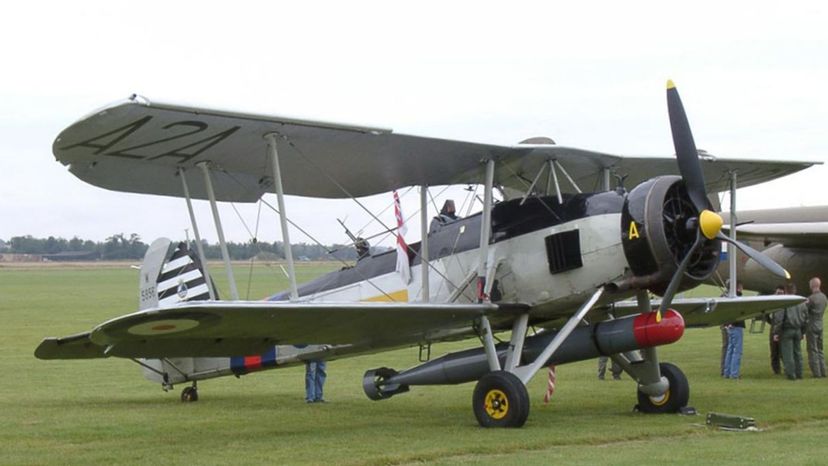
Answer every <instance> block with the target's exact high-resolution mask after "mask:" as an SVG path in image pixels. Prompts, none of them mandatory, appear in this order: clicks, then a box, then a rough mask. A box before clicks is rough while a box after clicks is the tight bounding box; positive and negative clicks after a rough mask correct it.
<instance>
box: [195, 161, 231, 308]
mask: <svg viewBox="0 0 828 466" xmlns="http://www.w3.org/2000/svg"><path fill="white" fill-rule="evenodd" d="M197 165H198V166H199V167H201V171H202V172H203V173H204V186H205V187H206V188H207V197H209V198H210V208H211V209H212V210H213V221H214V222H215V223H216V234H218V238H219V246H221V257H222V258H223V259H224V268H225V269H227V282H228V284H229V285H230V296H232V297H233V299H234V300H236V301H238V300H239V291H238V290H237V289H236V278H235V277H234V276H233V267H232V266H231V265H230V253H229V252H227V241H225V240H224V229H223V228H222V227H221V217H219V212H218V206H217V205H216V193H215V191H213V181H212V180H211V179H210V167H209V166H208V165H207V162H199V163H198V164H197Z"/></svg>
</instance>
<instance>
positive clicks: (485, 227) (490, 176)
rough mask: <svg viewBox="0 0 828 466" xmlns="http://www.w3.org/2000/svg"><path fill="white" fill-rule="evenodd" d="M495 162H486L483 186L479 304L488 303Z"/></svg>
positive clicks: (478, 286) (490, 160) (478, 281)
mask: <svg viewBox="0 0 828 466" xmlns="http://www.w3.org/2000/svg"><path fill="white" fill-rule="evenodd" d="M494 171H495V161H494V160H493V159H488V160H486V184H485V185H484V186H483V188H484V191H483V217H482V219H481V224H480V263H479V264H478V266H477V298H478V301H479V302H481V303H482V302H488V301H489V297H488V296H486V293H485V292H484V290H485V288H486V278H487V277H486V271H487V269H488V267H487V264H486V262H487V260H488V258H489V236H490V234H491V229H492V191H493V189H494Z"/></svg>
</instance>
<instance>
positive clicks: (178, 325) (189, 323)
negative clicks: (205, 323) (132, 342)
mask: <svg viewBox="0 0 828 466" xmlns="http://www.w3.org/2000/svg"><path fill="white" fill-rule="evenodd" d="M198 325H199V322H198V321H197V320H193V319H164V320H153V321H152V322H144V323H141V324H138V325H133V326H132V327H130V328H129V330H127V331H128V332H129V333H131V334H133V335H163V334H166V333H176V332H183V331H185V330H190V329H193V328H196V327H198Z"/></svg>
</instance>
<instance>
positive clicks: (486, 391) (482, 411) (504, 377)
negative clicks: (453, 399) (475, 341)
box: [472, 371, 529, 427]
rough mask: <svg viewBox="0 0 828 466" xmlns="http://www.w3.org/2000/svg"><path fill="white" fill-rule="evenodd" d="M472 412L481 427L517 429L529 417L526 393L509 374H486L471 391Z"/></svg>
mask: <svg viewBox="0 0 828 466" xmlns="http://www.w3.org/2000/svg"><path fill="white" fill-rule="evenodd" d="M472 409H473V410H474V416H475V417H476V418H477V422H478V423H479V424H480V425H481V426H482V427H521V426H523V424H524V423H525V422H526V418H528V417H529V393H528V392H527V391H526V386H525V385H523V382H521V380H520V379H519V378H518V377H517V376H516V375H515V374H512V373H511V372H506V371H495V372H489V373H488V374H486V375H484V376H483V377H481V378H480V380H479V381H478V382H477V385H476V386H475V387H474V396H473V397H472Z"/></svg>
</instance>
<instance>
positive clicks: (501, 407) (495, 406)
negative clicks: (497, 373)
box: [484, 388, 509, 419]
mask: <svg viewBox="0 0 828 466" xmlns="http://www.w3.org/2000/svg"><path fill="white" fill-rule="evenodd" d="M484 409H485V410H486V414H488V415H489V416H490V417H491V418H492V419H503V418H504V417H506V415H507V414H509V399H508V398H506V394H505V393H503V391H501V390H498V389H496V388H493V389H491V390H489V391H488V392H486V399H485V400H484Z"/></svg>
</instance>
